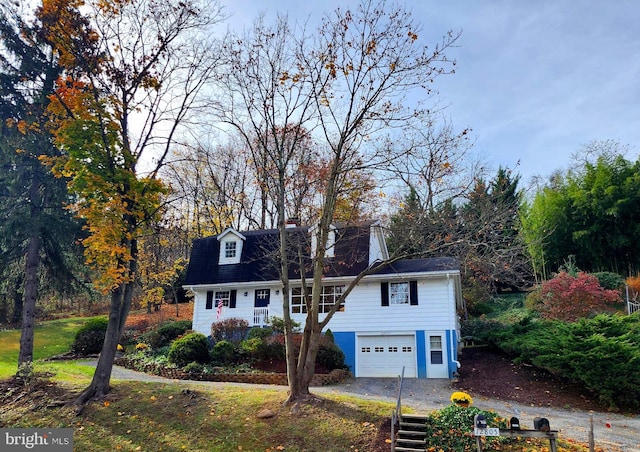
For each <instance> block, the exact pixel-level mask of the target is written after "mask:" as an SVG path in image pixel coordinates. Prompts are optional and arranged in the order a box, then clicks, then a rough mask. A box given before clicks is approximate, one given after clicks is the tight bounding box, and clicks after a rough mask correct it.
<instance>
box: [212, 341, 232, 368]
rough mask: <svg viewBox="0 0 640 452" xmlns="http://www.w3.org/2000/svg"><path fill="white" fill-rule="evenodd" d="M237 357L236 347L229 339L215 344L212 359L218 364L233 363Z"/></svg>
mask: <svg viewBox="0 0 640 452" xmlns="http://www.w3.org/2000/svg"><path fill="white" fill-rule="evenodd" d="M235 358H236V347H235V346H234V345H233V344H232V343H231V342H229V341H219V342H216V345H214V346H213V350H212V351H211V359H212V360H213V361H214V362H215V363H217V364H222V365H225V364H232V363H233V362H234V361H235Z"/></svg>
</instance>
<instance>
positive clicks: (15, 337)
mask: <svg viewBox="0 0 640 452" xmlns="http://www.w3.org/2000/svg"><path fill="white" fill-rule="evenodd" d="M87 320H89V319H88V318H84V317H75V318H70V319H60V320H51V321H47V322H40V323H39V324H38V326H36V329H35V338H34V340H35V345H34V347H33V359H34V361H38V360H42V359H45V358H50V357H52V356H56V355H60V354H62V353H65V352H67V351H69V348H70V347H71V344H72V343H73V339H74V337H75V334H76V331H77V330H78V328H80V327H81V326H82V325H83V324H84V323H85V322H86V321H87ZM19 350H20V330H19V329H16V330H6V331H2V332H0V379H2V378H7V377H9V376H11V375H13V374H15V373H16V371H17V370H18V364H17V363H18V352H19ZM46 367H48V368H51V369H50V370H52V368H53V367H60V365H58V366H56V365H55V364H52V363H41V362H38V363H36V369H37V370H44V368H46ZM65 367H66V365H65ZM41 368H43V369H41ZM80 371H81V369H79V370H78V372H80Z"/></svg>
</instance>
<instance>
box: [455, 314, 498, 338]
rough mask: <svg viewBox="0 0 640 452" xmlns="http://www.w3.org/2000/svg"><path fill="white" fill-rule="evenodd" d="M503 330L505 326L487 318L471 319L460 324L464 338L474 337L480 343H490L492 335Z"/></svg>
mask: <svg viewBox="0 0 640 452" xmlns="http://www.w3.org/2000/svg"><path fill="white" fill-rule="evenodd" d="M503 328H505V326H504V325H503V324H502V323H500V322H498V321H496V320H491V319H487V318H485V317H481V318H477V319H474V318H471V319H469V320H464V321H462V322H461V323H460V333H461V335H462V337H463V338H464V337H472V338H473V339H474V341H479V342H490V338H491V335H492V334H493V333H495V332H496V331H499V330H501V329H503Z"/></svg>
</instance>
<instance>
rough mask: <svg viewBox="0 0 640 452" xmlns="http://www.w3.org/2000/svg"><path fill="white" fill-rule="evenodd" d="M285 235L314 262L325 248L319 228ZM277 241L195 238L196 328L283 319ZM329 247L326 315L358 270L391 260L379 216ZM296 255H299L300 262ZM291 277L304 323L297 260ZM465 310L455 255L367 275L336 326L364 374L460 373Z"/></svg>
mask: <svg viewBox="0 0 640 452" xmlns="http://www.w3.org/2000/svg"><path fill="white" fill-rule="evenodd" d="M287 231H288V237H289V238H290V240H291V241H292V243H296V244H298V245H300V244H303V248H302V249H306V250H307V251H306V258H307V259H308V258H309V250H310V249H313V248H314V247H315V246H317V244H315V243H313V240H312V238H311V237H312V236H313V234H311V229H310V228H306V227H292V228H289V229H288V230H287ZM278 244H279V235H278V231H277V230H275V229H273V230H258V231H244V232H239V231H236V230H234V229H227V230H225V231H224V232H223V233H221V234H220V235H218V236H215V237H207V238H203V239H198V240H196V241H195V242H194V244H193V250H192V253H191V259H190V262H189V267H188V269H187V275H186V280H185V285H184V287H185V288H186V289H189V290H191V291H192V292H193V293H194V295H195V306H194V311H193V329H194V330H196V331H199V332H201V333H203V334H205V335H209V334H210V331H211V324H212V323H214V322H217V321H221V320H224V319H227V318H242V319H245V320H247V321H248V322H249V324H250V325H252V326H262V325H264V324H265V321H266V320H267V319H268V318H269V317H272V316H276V317H283V315H282V309H283V307H282V284H281V283H280V278H279V273H278V268H279V267H278V262H277V258H276V257H275V256H277V252H276V251H277V249H278ZM305 244H306V245H305ZM327 250H328V252H327V256H329V257H328V258H327V264H328V265H327V267H326V272H325V277H324V281H323V287H322V292H323V294H322V299H321V307H320V311H321V315H322V312H325V313H326V312H327V311H328V310H329V309H330V308H331V306H332V305H333V304H334V303H335V300H336V299H337V298H338V297H339V296H340V294H341V293H342V292H343V291H344V290H345V287H346V286H347V285H348V284H349V282H350V281H351V280H352V279H353V278H354V277H355V276H356V275H358V274H360V273H361V272H362V271H363V270H365V269H367V268H369V267H370V266H371V265H372V264H375V263H379V262H380V261H385V260H387V259H388V251H387V247H386V243H385V240H384V236H383V232H382V228H381V227H380V225H379V224H378V223H376V222H366V223H363V224H359V225H357V226H354V225H335V226H334V227H333V228H332V234H331V237H330V238H329V240H328V244H327ZM296 255H297V253H295V252H293V251H292V258H293V257H295V256H296ZM289 278H290V282H291V294H290V295H291V307H290V309H291V314H292V317H293V318H294V320H296V321H297V322H299V323H300V324H304V320H305V313H306V306H305V303H304V299H303V297H302V282H301V277H300V267H299V266H297V265H294V266H292V268H291V270H290V273H289ZM461 308H462V296H461V289H460V271H459V267H458V263H457V261H455V260H454V259H450V258H437V259H411V260H409V259H407V260H401V261H396V262H393V263H392V264H389V265H386V266H383V267H382V268H381V269H378V270H377V271H375V272H373V273H372V274H369V275H367V276H365V277H364V278H363V279H362V280H361V281H360V283H359V284H358V285H357V286H356V287H355V288H354V289H353V291H352V292H351V293H350V294H349V295H348V297H347V298H346V301H345V303H344V305H343V306H342V307H341V308H340V310H339V311H338V312H336V314H335V315H334V317H333V318H332V319H331V321H330V322H329V326H328V327H329V328H330V329H331V331H332V332H333V335H334V338H335V342H336V344H337V345H338V346H339V347H340V348H341V349H342V351H343V352H344V354H345V357H346V363H347V364H348V365H349V366H350V368H351V371H352V372H353V374H354V375H355V376H356V377H397V376H398V375H399V374H400V373H401V371H402V368H403V367H404V369H405V371H404V372H405V377H417V378H452V377H453V375H454V372H456V370H457V368H458V367H459V363H458V361H457V353H458V345H459V344H458V342H459V340H460V327H459V322H458V310H460V309H461Z"/></svg>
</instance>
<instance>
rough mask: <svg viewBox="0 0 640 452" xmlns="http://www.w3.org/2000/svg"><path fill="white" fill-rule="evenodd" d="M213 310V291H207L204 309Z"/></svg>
mask: <svg viewBox="0 0 640 452" xmlns="http://www.w3.org/2000/svg"><path fill="white" fill-rule="evenodd" d="M212 308H213V291H211V290H210V291H208V292H207V305H206V306H205V309H212Z"/></svg>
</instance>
